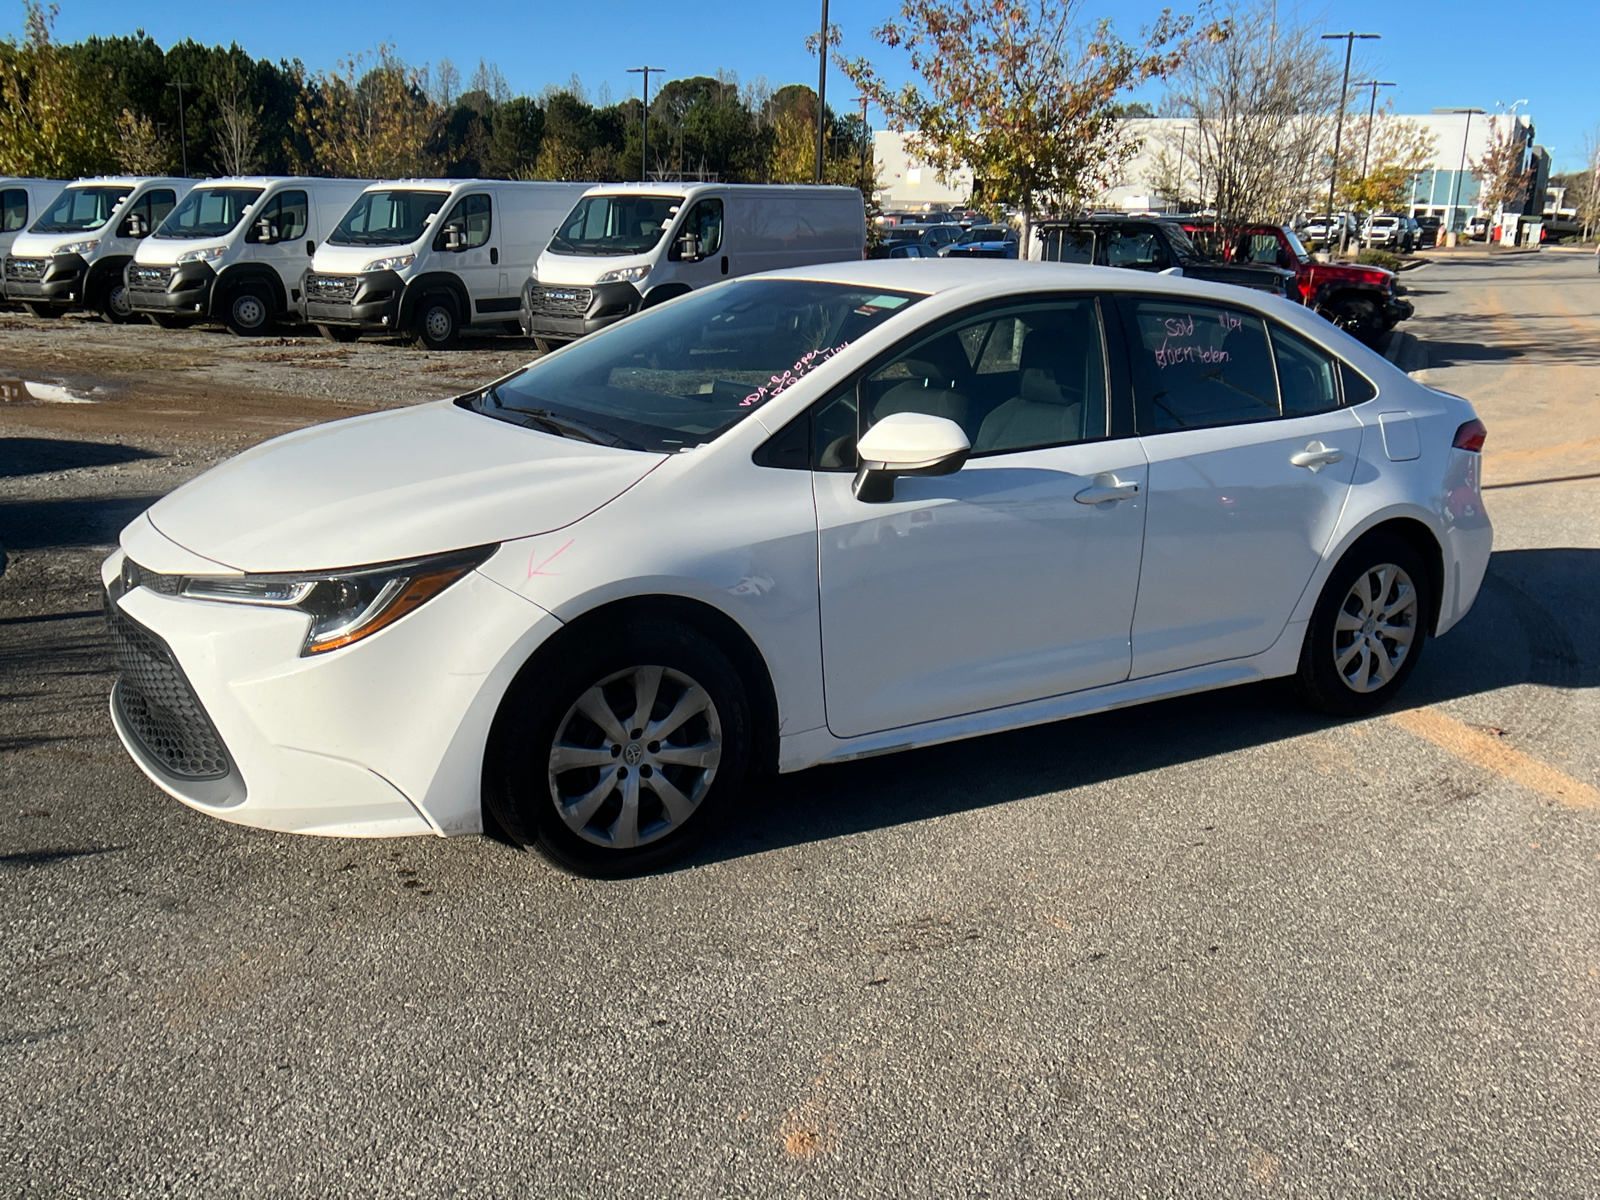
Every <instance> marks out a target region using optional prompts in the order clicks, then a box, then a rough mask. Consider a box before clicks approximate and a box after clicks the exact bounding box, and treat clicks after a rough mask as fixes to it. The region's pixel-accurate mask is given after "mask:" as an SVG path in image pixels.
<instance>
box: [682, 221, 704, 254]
mask: <svg viewBox="0 0 1600 1200" xmlns="http://www.w3.org/2000/svg"><path fill="white" fill-rule="evenodd" d="M704 257H705V255H703V254H701V253H700V235H699V234H698V233H696V232H695V231H694V230H692V229H686V230H684V232H683V236H682V237H680V238H679V239H678V258H679V259H680V260H682V261H683V262H699V261H700V260H701V259H702V258H704Z"/></svg>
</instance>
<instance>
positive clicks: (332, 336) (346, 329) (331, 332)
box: [317, 325, 361, 344]
mask: <svg viewBox="0 0 1600 1200" xmlns="http://www.w3.org/2000/svg"><path fill="white" fill-rule="evenodd" d="M317 332H318V333H320V334H321V335H322V336H323V339H324V340H325V341H329V342H344V343H346V344H348V343H350V342H359V341H360V340H361V330H359V329H356V328H354V327H352V326H350V325H318V326H317Z"/></svg>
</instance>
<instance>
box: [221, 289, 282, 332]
mask: <svg viewBox="0 0 1600 1200" xmlns="http://www.w3.org/2000/svg"><path fill="white" fill-rule="evenodd" d="M275 307H276V306H275V305H274V304H273V301H272V293H271V292H270V291H269V290H268V289H267V285H266V284H264V283H261V282H259V281H258V280H254V279H247V280H245V281H244V282H243V283H241V284H239V286H238V287H236V288H234V289H233V291H232V292H231V293H229V295H228V306H227V308H226V309H224V310H223V314H222V319H223V320H224V321H225V322H226V323H227V326H228V328H229V329H231V330H233V332H234V333H236V334H238V335H239V336H240V337H255V336H257V335H259V334H263V333H266V332H267V331H268V330H270V329H271V328H272V321H273V318H274V317H275V316H276V315H277V314H276V313H275V312H274V311H273V310H274V308H275Z"/></svg>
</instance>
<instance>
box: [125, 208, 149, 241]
mask: <svg viewBox="0 0 1600 1200" xmlns="http://www.w3.org/2000/svg"><path fill="white" fill-rule="evenodd" d="M149 232H150V227H149V225H148V224H147V223H146V222H145V219H144V216H143V214H141V213H134V214H133V215H132V216H130V217H129V218H128V219H127V220H126V221H124V222H123V223H122V236H123V237H132V238H142V237H144V236H146V235H147V234H148V233H149Z"/></svg>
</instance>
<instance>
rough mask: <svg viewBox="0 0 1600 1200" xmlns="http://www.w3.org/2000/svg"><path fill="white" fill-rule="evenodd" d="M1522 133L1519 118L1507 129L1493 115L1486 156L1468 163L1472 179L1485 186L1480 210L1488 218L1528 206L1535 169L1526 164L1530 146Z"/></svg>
mask: <svg viewBox="0 0 1600 1200" xmlns="http://www.w3.org/2000/svg"><path fill="white" fill-rule="evenodd" d="M1519 134H1520V130H1519V129H1518V127H1517V123H1516V119H1515V118H1513V119H1512V120H1511V122H1510V128H1509V129H1504V128H1502V127H1501V124H1500V118H1499V117H1498V116H1491V117H1490V118H1489V143H1488V145H1487V146H1485V147H1484V150H1483V157H1482V158H1474V159H1470V160H1468V163H1467V165H1468V167H1469V168H1470V169H1471V171H1472V177H1473V178H1474V179H1476V180H1478V182H1479V183H1480V184H1481V185H1482V186H1481V187H1480V188H1479V189H1478V207H1479V208H1481V209H1483V211H1484V214H1485V215H1486V216H1487V215H1491V214H1492V215H1495V216H1498V215H1499V214H1500V213H1504V212H1510V211H1514V210H1520V209H1521V208H1522V206H1523V205H1524V204H1525V203H1527V199H1528V189H1529V188H1531V187H1532V186H1533V178H1534V170H1533V168H1532V167H1531V166H1525V165H1524V164H1525V163H1526V161H1527V153H1526V145H1525V143H1524V141H1523V139H1522V138H1521V136H1519Z"/></svg>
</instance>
